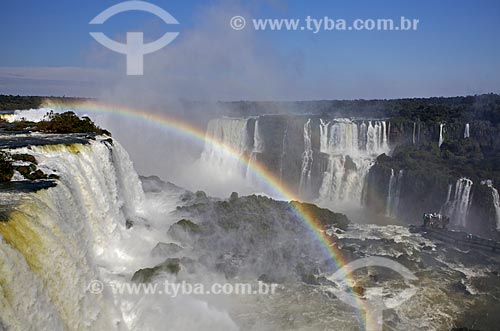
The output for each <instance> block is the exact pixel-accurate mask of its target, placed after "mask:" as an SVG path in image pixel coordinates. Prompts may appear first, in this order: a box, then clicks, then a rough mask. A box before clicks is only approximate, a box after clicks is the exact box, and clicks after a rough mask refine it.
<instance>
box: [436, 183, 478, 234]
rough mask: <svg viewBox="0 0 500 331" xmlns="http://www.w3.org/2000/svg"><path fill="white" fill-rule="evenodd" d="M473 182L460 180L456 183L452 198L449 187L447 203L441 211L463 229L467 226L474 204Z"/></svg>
mask: <svg viewBox="0 0 500 331" xmlns="http://www.w3.org/2000/svg"><path fill="white" fill-rule="evenodd" d="M472 184H473V182H472V180H470V179H468V178H460V179H458V180H457V182H456V183H455V192H454V194H453V197H452V196H451V192H452V190H451V189H450V187H449V190H448V196H447V199H446V200H447V201H446V202H445V203H444V205H443V206H442V207H441V210H442V211H443V212H444V214H446V215H447V216H449V217H450V219H451V221H452V222H453V223H454V224H456V225H460V226H462V227H466V226H467V215H468V213H469V208H470V205H471V203H472V194H471V192H472Z"/></svg>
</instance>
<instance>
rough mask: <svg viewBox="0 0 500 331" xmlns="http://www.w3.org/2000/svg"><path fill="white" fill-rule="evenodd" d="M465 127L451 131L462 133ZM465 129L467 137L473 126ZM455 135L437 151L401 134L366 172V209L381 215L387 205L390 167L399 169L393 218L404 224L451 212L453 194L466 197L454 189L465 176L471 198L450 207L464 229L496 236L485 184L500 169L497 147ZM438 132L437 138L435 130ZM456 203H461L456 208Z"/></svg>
mask: <svg viewBox="0 0 500 331" xmlns="http://www.w3.org/2000/svg"><path fill="white" fill-rule="evenodd" d="M464 126H465V124H464V125H456V126H455V127H456V128H460V131H462V130H463V128H464ZM470 128H471V137H472V132H473V131H472V130H474V127H473V126H470ZM392 132H394V131H392ZM457 132H458V131H457V130H456V131H455V134H454V135H452V134H451V133H453V132H451V133H450V131H447V133H445V139H444V142H443V144H442V145H441V147H440V148H439V147H438V145H437V142H436V141H430V142H424V141H422V140H421V141H420V142H417V143H416V144H413V141H410V142H408V140H409V139H408V137H406V138H404V136H401V137H403V138H401V137H400V139H399V141H400V145H398V146H396V147H395V149H394V151H393V154H392V157H388V156H385V155H381V156H379V157H378V158H377V160H376V162H375V164H374V166H373V167H371V168H370V171H369V174H368V176H367V181H366V185H365V200H364V202H365V205H366V206H367V207H368V208H371V209H373V210H375V211H377V212H383V211H384V210H385V209H386V207H387V199H388V195H389V182H390V176H391V169H392V171H393V172H395V173H397V172H398V171H399V170H401V169H402V170H403V172H404V175H403V178H402V183H401V189H400V192H399V195H398V197H397V200H398V204H399V205H398V210H397V213H396V215H395V216H397V217H398V218H400V219H402V220H404V221H406V222H407V223H416V222H420V221H421V216H422V214H423V213H428V212H442V213H445V214H446V213H451V212H452V211H451V210H450V206H451V207H453V201H452V202H449V203H447V201H448V200H447V199H451V200H453V199H454V197H455V196H456V195H457V194H458V195H459V196H460V197H465V196H464V195H460V193H461V192H462V189H464V188H463V187H457V185H458V184H457V181H458V180H459V179H460V178H468V179H470V180H471V181H472V186H471V189H470V194H469V195H468V198H467V197H465V198H467V199H466V201H462V202H459V201H457V202H456V203H455V207H454V208H455V209H457V210H458V211H460V212H461V213H462V214H463V218H464V222H465V229H466V230H467V231H471V232H473V233H477V234H480V235H486V236H488V237H496V236H497V230H496V211H495V208H494V202H493V191H492V190H493V188H492V187H489V186H488V185H487V184H486V183H485V182H486V180H487V179H489V180H490V183H492V185H495V184H496V183H500V167H499V166H498V165H497V164H496V159H497V154H498V153H497V152H495V150H496V149H498V146H495V145H494V144H493V145H491V143H492V142H491V141H490V140H489V139H482V138H481V139H480V140H479V141H476V140H475V139H474V138H464V137H463V133H462V136H458V133H457ZM437 134H438V136H437V138H438V139H439V132H438V133H437ZM448 135H450V136H451V137H450V136H448ZM434 138H436V137H433V139H434ZM496 185H498V184H496ZM490 186H491V184H490ZM392 193H393V194H394V192H392ZM448 194H449V195H448ZM446 203H447V204H446ZM460 203H462V204H465V205H464V206H463V207H459V206H458V204H460ZM455 213H456V212H455ZM449 216H451V215H449ZM455 216H456V215H455ZM454 221H455V225H456V224H457V223H458V222H457V220H456V219H455V220H453V219H452V224H453V223H454ZM461 226H462V227H463V226H464V225H463V224H462V225H461Z"/></svg>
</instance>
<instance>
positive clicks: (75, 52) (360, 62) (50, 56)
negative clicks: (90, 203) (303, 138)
mask: <svg viewBox="0 0 500 331" xmlns="http://www.w3.org/2000/svg"><path fill="white" fill-rule="evenodd" d="M119 2H120V1H114V0H113V1H112V0H64V1H63V0H52V1H39V0H4V1H2V5H1V8H2V10H1V11H0V40H1V42H2V48H1V51H0V93H2V92H3V93H15V94H17V93H20V94H54V95H57V94H67V95H96V93H97V91H100V92H102V90H103V87H102V86H100V85H99V82H102V81H106V82H107V83H109V84H112V82H113V83H114V82H115V81H116V78H117V77H118V78H119V80H120V81H123V80H125V79H126V78H127V77H123V76H122V73H121V70H123V66H124V63H125V57H124V56H123V55H119V54H115V53H112V52H110V51H108V50H105V49H104V48H103V47H102V46H100V45H99V44H98V43H97V42H95V41H94V40H93V39H92V38H91V37H90V35H89V32H90V31H93V30H95V28H94V27H92V26H90V25H89V24H88V22H89V21H90V20H91V19H92V18H93V17H95V16H96V15H97V14H98V13H99V12H101V11H102V10H104V9H106V8H107V7H109V6H110V5H113V4H116V3H119ZM150 2H152V3H154V4H157V5H159V6H160V7H162V8H164V9H165V10H167V11H168V12H169V13H170V14H172V15H173V16H174V17H175V18H176V19H177V20H178V21H179V22H180V25H179V26H175V27H173V26H169V25H166V24H165V23H163V22H162V21H161V20H160V19H158V18H156V17H155V16H153V15H151V14H148V13H142V12H128V13H122V14H119V15H117V16H115V17H113V18H112V19H110V20H109V21H108V22H106V23H105V24H104V25H102V26H100V27H98V29H99V30H102V31H103V32H105V33H106V34H107V35H108V36H110V37H111V38H113V39H116V40H122V41H123V40H124V36H125V33H126V31H144V33H145V36H146V38H147V39H148V40H154V39H157V38H158V37H160V36H161V35H162V34H163V33H164V32H165V31H169V30H170V31H179V32H180V35H179V37H178V38H177V39H176V40H175V41H174V42H173V43H172V44H170V45H169V46H167V47H166V48H165V49H164V50H163V51H162V52H161V56H162V57H163V58H164V59H165V61H170V63H179V65H178V66H176V67H173V65H171V66H168V65H165V64H162V62H161V61H160V60H159V58H160V55H157V56H156V57H155V56H151V57H149V56H146V57H145V67H146V69H145V70H146V72H145V74H146V75H145V77H144V78H141V79H142V80H143V81H141V82H139V83H138V81H137V80H136V81H135V82H134V84H136V83H138V84H142V85H144V84H146V85H147V83H146V82H145V81H146V80H147V79H148V73H151V72H156V71H157V72H160V71H161V72H162V75H163V76H168V77H171V78H172V79H174V78H178V79H179V80H180V81H182V82H183V84H185V85H183V86H189V84H190V83H192V84H193V85H194V86H196V87H197V88H198V90H199V89H203V90H205V91H204V93H203V94H202V96H200V97H203V96H206V95H209V94H210V95H211V97H213V98H221V99H245V98H249V99H270V98H271V99H272V98H276V99H317V98H327V99H331V98H348V99H352V98H392V97H406V96H408V97H411V96H431V95H460V94H475V93H485V92H497V93H498V92H500V42H499V36H500V1H494V0H478V1H472V0H470V1H466V0H461V1H451V0H449V1H437V0H419V1H394V0H388V1H381V0H380V1H373V0H371V1H368V0H366V1H347V0H346V1H280V0H273V1H247V2H242V1H241V2H236V1H222V2H221V1H212V0H209V1H194V0H188V1H186V0H183V1H167V0H152V1H150ZM214 12H217V14H214ZM234 15H242V16H245V17H246V18H247V20H249V19H251V18H305V17H306V16H308V15H310V16H312V17H314V18H323V17H324V16H328V17H330V18H335V19H338V18H343V19H347V20H353V19H356V18H362V19H366V18H374V19H377V18H393V19H395V20H399V18H400V17H401V16H405V17H408V18H417V19H419V20H420V23H419V29H418V30H417V31H407V32H402V31H392V32H388V31H321V32H319V33H318V34H313V33H312V32H310V31H279V32H276V31H274V32H273V31H266V32H262V31H247V30H248V29H246V30H245V31H242V32H237V31H232V30H231V29H230V27H229V23H228V22H229V18H230V17H232V16H234ZM211 19H212V20H213V21H211ZM207 31H210V33H208V32H207ZM238 33H240V35H238ZM238 36H241V38H242V39H244V40H245V41H246V42H247V44H248V45H247V44H240V43H239V42H238V41H235V40H237V38H238ZM199 39H204V40H205V42H204V43H200V41H199ZM226 39H227V45H224V40H226ZM190 41H192V42H193V43H190ZM231 42H235V44H234V47H238V48H242V47H243V48H244V49H242V50H240V53H237V54H235V55H228V54H226V53H227V52H225V53H220V52H218V51H217V50H215V49H211V48H212V47H214V48H215V47H218V48H219V49H221V48H224V46H227V50H231V46H232V45H231V44H230V43H231ZM189 45H191V46H189ZM192 45H197V48H196V52H195V54H198V55H199V56H203V54H205V53H206V54H209V55H212V56H214V57H216V56H218V57H219V59H215V58H214V59H212V60H207V59H202V61H201V62H202V63H203V61H206V63H204V64H205V65H206V67H203V66H202V64H200V61H198V60H196V59H195V60H194V62H195V65H193V64H192V63H186V62H182V61H183V59H189V58H194V57H195V55H194V54H193V53H192V50H193V48H194V46H192ZM199 45H201V46H200V47H204V48H205V49H204V50H202V51H200V50H199V47H198V46H199ZM234 47H233V48H234ZM246 48H248V49H246ZM245 52H246V53H245ZM179 53H182V56H180V55H177V58H176V57H173V55H172V54H179ZM247 53H251V55H252V56H246V54H247ZM172 57H173V59H174V60H173V61H172ZM239 58H243V59H244V60H242V62H241V65H242V66H244V67H247V68H252V70H247V71H245V70H243V69H242V76H241V80H240V81H238V75H237V74H236V73H235V72H239V71H240V69H238V68H236V67H235V66H234V65H229V66H228V65H226V64H227V63H226V64H224V63H225V62H224V61H226V62H231V63H233V64H234V63H237V62H238V61H239ZM148 59H151V61H148ZM167 59H168V60H167ZM191 60H193V59H191ZM176 61H177V62H176ZM186 61H187V60H186ZM219 62H222V63H223V64H222V68H224V69H225V70H229V71H232V72H230V73H227V72H225V73H222V74H220V73H216V72H213V68H215V67H217V63H219ZM155 65H158V69H157V68H156V67H155ZM193 67H194V68H196V70H195V69H192V68H193ZM183 68H185V69H183ZM276 68H277V69H276ZM254 71H255V72H258V73H262V74H261V75H256V74H254V73H253V72H254ZM266 72H268V73H269V75H270V76H271V75H272V76H274V77H272V79H271V81H272V82H269V83H268V84H269V86H267V87H266V91H265V92H266V93H264V92H262V93H260V92H259V91H258V89H255V91H254V90H252V86H257V85H260V84H258V81H262V80H267V79H266V77H265V75H264V73H266ZM221 76H224V77H223V78H221ZM277 76H279V77H282V79H281V80H280V79H278V78H277ZM150 77H151V75H150ZM193 77H196V79H195V80H192V78H193ZM204 77H211V78H210V79H211V80H212V81H213V82H215V83H214V84H208V83H205V84H200V85H199V86H198V85H196V84H198V83H199V81H200V80H203V79H204ZM252 79H254V80H256V82H254V83H247V82H251V81H252ZM228 81H230V82H231V83H228ZM155 82H158V80H156V78H155ZM169 83H170V82H166V83H165V84H166V85H168V84H169ZM146 85H144V86H146ZM211 85H212V86H214V87H213V89H212V87H211ZM228 86H231V87H232V86H241V88H239V89H238V88H235V89H234V91H232V92H231V93H226V92H225V91H227V89H228ZM183 90H185V88H184V89H183ZM269 90H272V91H274V92H275V93H274V94H273V93H271V92H268V91H269ZM16 92H17V93H16Z"/></svg>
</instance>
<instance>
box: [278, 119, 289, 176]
mask: <svg viewBox="0 0 500 331" xmlns="http://www.w3.org/2000/svg"><path fill="white" fill-rule="evenodd" d="M287 136H288V121H287V122H286V126H285V132H284V133H283V140H282V141H281V157H280V183H282V182H283V162H284V160H285V156H286V139H287Z"/></svg>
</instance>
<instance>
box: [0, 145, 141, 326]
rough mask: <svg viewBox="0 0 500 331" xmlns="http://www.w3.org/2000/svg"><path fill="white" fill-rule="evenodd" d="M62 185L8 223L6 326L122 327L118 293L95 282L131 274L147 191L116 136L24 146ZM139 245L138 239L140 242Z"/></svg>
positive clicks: (2, 280) (2, 277) (0, 262)
mask: <svg viewBox="0 0 500 331" xmlns="http://www.w3.org/2000/svg"><path fill="white" fill-rule="evenodd" d="M15 152H16V153H27V154H31V155H33V156H35V157H36V159H37V161H38V164H39V168H40V169H42V170H44V171H47V172H55V173H57V174H58V175H59V176H60V179H59V180H58V182H57V186H56V187H53V188H50V189H46V190H41V191H38V192H36V193H30V194H28V195H27V196H26V197H25V198H24V200H22V202H21V203H20V204H19V205H18V206H17V207H16V210H15V211H14V212H13V213H12V214H11V217H10V220H9V221H8V222H6V223H3V224H1V225H0V234H1V239H0V268H1V272H0V288H1V291H0V307H1V308H0V311H1V315H0V326H1V325H3V326H6V327H7V329H8V330H68V329H69V330H121V329H122V328H124V324H123V323H121V322H120V321H122V318H123V317H122V314H121V312H119V309H118V308H117V306H116V305H115V302H114V299H113V298H112V297H111V296H110V293H107V291H104V293H103V294H89V293H88V291H86V288H87V287H88V284H89V283H90V282H91V281H93V280H95V279H101V278H103V277H104V278H105V277H106V274H109V273H110V274H112V273H114V272H124V271H126V270H127V269H129V267H132V268H134V267H136V266H133V265H132V264H130V258H129V256H130V255H131V254H132V253H133V251H132V250H128V249H127V245H123V242H124V241H126V240H127V237H128V234H127V231H126V222H127V220H131V221H133V222H139V221H140V219H141V215H142V214H143V210H142V205H143V203H144V193H143V191H142V188H141V185H140V182H139V178H138V175H137V174H136V173H135V171H134V170H133V167H132V163H131V162H130V159H129V157H128V154H127V153H126V152H125V151H124V150H123V149H122V148H121V146H120V145H119V144H118V143H117V142H116V141H113V144H111V143H109V142H108V141H107V140H101V139H99V138H98V139H97V140H96V141H91V142H90V143H89V144H87V145H81V144H74V145H69V146H66V145H48V146H32V147H30V148H20V149H16V150H15ZM137 244H138V243H136V245H137Z"/></svg>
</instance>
